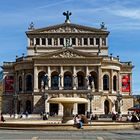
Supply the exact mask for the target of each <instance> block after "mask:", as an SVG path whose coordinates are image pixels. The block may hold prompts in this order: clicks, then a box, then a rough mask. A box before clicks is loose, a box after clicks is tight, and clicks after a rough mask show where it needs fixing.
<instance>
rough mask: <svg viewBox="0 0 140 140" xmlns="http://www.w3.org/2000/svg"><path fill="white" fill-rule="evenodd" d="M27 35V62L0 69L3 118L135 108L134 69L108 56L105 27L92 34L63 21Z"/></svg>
mask: <svg viewBox="0 0 140 140" xmlns="http://www.w3.org/2000/svg"><path fill="white" fill-rule="evenodd" d="M26 35H27V39H28V47H27V56H25V55H23V56H22V57H16V60H15V61H14V62H4V63H3V70H4V77H3V84H4V92H3V95H2V100H3V103H2V111H3V113H18V114H19V113H21V112H26V111H28V113H30V114H40V113H41V112H49V113H50V114H57V115H60V116H63V115H64V114H67V113H68V112H69V114H86V113H87V112H90V113H93V114H108V113H110V112H112V111H116V112H118V109H120V110H119V111H120V112H121V113H123V114H126V113H127V109H128V108H130V107H132V106H133V98H132V96H131V93H132V92H131V91H132V68H133V66H132V63H131V62H121V61H120V59H119V56H117V57H113V56H112V55H111V54H110V55H109V54H108V48H109V47H108V35H109V32H108V31H107V29H106V28H105V26H104V24H103V23H102V24H101V27H100V28H93V27H87V26H83V25H77V24H72V23H70V21H69V19H67V18H66V21H65V23H63V24H59V25H54V26H49V27H45V28H39V29H36V28H34V25H33V24H31V25H30V28H29V30H28V31H27V32H26ZM90 78H91V79H92V80H91V81H92V88H91V85H90V84H91V83H90ZM88 95H90V97H91V98H89V96H88ZM118 95H119V96H118ZM120 96H121V99H120V98H119V97H120ZM67 111H68V112H67Z"/></svg>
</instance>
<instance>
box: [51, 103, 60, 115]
mask: <svg viewBox="0 0 140 140" xmlns="http://www.w3.org/2000/svg"><path fill="white" fill-rule="evenodd" d="M58 108H59V106H58V104H55V103H50V115H51V116H54V115H55V114H56V115H58Z"/></svg>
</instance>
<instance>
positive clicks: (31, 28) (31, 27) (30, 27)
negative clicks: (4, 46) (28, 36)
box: [28, 22, 35, 30]
mask: <svg viewBox="0 0 140 140" xmlns="http://www.w3.org/2000/svg"><path fill="white" fill-rule="evenodd" d="M34 29H35V28H34V23H33V22H31V23H30V25H29V28H28V30H34Z"/></svg>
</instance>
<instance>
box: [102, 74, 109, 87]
mask: <svg viewBox="0 0 140 140" xmlns="http://www.w3.org/2000/svg"><path fill="white" fill-rule="evenodd" d="M103 90H109V76H108V75H104V76H103Z"/></svg>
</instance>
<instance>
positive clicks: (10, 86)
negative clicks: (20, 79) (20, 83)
mask: <svg viewBox="0 0 140 140" xmlns="http://www.w3.org/2000/svg"><path fill="white" fill-rule="evenodd" d="M5 92H11V93H13V92H14V76H6V77H5Z"/></svg>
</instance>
